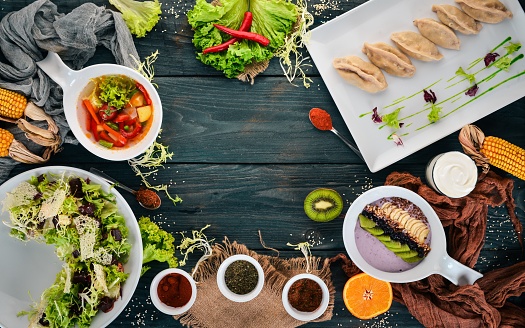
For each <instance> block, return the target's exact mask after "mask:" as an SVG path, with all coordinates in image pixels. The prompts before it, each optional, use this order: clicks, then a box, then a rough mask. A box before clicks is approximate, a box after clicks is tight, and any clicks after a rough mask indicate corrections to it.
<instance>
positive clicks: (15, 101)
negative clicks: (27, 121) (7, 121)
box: [0, 88, 27, 119]
mask: <svg viewBox="0 0 525 328" xmlns="http://www.w3.org/2000/svg"><path fill="white" fill-rule="evenodd" d="M26 106H27V98H26V97H24V96H23V95H22V94H20V93H18V92H14V91H11V90H6V89H3V88H0V116H3V117H7V118H12V119H19V118H21V117H22V115H23V114H24V110H25V108H26Z"/></svg>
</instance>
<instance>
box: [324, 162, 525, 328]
mask: <svg viewBox="0 0 525 328" xmlns="http://www.w3.org/2000/svg"><path fill="white" fill-rule="evenodd" d="M385 184H386V185H395V186H401V187H405V188H407V189H410V190H412V191H414V192H416V193H418V194H419V195H421V196H422V197H423V198H425V199H426V200H427V201H428V202H429V203H430V205H431V206H432V208H434V210H435V211H436V213H437V214H438V216H439V218H440V219H441V222H442V223H443V226H444V227H446V230H447V231H448V235H447V240H448V245H447V246H448V253H449V254H450V256H452V257H453V258H455V259H456V260H458V261H460V262H462V263H464V264H466V265H468V266H469V267H473V266H474V265H475V264H476V261H477V260H478V257H479V254H480V251H481V249H482V247H483V244H484V241H485V231H486V227H487V213H488V206H500V205H502V204H505V205H506V206H507V209H508V213H509V216H510V219H511V221H512V223H513V225H514V229H515V231H516V234H517V238H518V239H519V241H520V244H522V241H523V237H522V230H523V229H522V225H521V223H520V221H519V220H518V218H517V217H516V215H515V212H514V211H515V209H516V205H515V203H514V199H513V197H512V189H513V186H514V183H513V181H512V180H511V179H506V178H502V177H500V176H498V175H496V174H495V173H492V172H489V173H488V174H487V175H486V176H482V177H481V179H480V180H479V181H478V183H477V185H476V188H475V189H474V191H473V192H472V193H471V194H470V195H468V196H467V197H463V198H458V199H451V198H448V197H446V196H442V195H439V194H437V193H436V192H435V191H434V190H433V189H431V188H430V187H428V186H426V185H425V184H423V183H422V182H421V179H419V178H417V177H414V176H413V175H411V174H409V173H398V172H394V173H391V174H390V175H389V176H388V177H387V179H386V182H385ZM338 259H343V261H344V264H343V269H344V270H345V273H346V274H347V275H348V276H353V275H355V274H356V273H358V272H359V269H358V268H357V267H356V266H355V265H354V264H353V263H352V262H351V261H349V260H348V259H347V258H346V256H345V255H343V254H340V255H338V256H337V257H335V258H333V259H332V261H336V260H338ZM392 287H393V290H394V299H395V300H396V301H398V302H400V303H402V304H405V305H406V307H407V308H408V310H409V311H410V313H411V314H412V315H413V316H414V317H415V318H416V319H417V320H419V321H420V322H421V323H422V324H423V325H424V326H425V327H444V328H449V327H461V328H469V327H472V328H479V327H509V328H511V327H512V328H518V327H525V308H523V307H519V306H517V305H515V304H513V303H510V302H509V301H508V298H509V297H512V296H520V295H521V294H522V293H524V292H525V261H522V262H519V263H517V264H514V265H511V266H509V267H504V268H498V269H495V270H492V271H490V272H485V273H484V276H483V277H482V278H480V279H479V280H477V281H476V283H475V284H474V285H467V286H461V287H459V286H456V285H454V284H452V283H450V282H449V281H448V280H446V279H445V278H443V277H442V276H440V275H431V276H430V277H428V278H426V279H423V280H421V281H416V282H412V283H406V284H392Z"/></svg>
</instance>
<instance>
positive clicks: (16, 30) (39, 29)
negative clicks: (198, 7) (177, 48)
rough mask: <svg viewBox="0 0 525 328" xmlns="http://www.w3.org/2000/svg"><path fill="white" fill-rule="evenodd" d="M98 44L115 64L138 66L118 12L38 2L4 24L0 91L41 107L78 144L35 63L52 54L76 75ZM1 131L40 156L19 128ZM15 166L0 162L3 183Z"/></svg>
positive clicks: (53, 87) (0, 27)
mask: <svg viewBox="0 0 525 328" xmlns="http://www.w3.org/2000/svg"><path fill="white" fill-rule="evenodd" d="M98 45H103V46H104V47H106V48H108V49H109V50H111V52H112V53H113V55H114V56H115V60H116V62H117V64H121V65H125V66H128V67H134V66H135V62H134V61H133V59H132V57H131V56H133V57H135V58H139V57H138V53H137V50H136V49H135V45H134V43H133V38H132V36H131V33H130V32H129V29H128V27H127V26H126V23H125V22H124V20H123V19H122V15H121V14H120V13H118V12H115V11H112V10H108V9H105V8H104V7H99V6H96V5H95V4H93V3H84V4H82V5H80V6H79V7H77V8H75V9H74V10H73V11H71V12H70V13H69V14H62V13H59V12H58V11H57V7H56V5H55V4H54V3H52V2H51V1H49V0H39V1H35V2H33V3H32V4H30V5H28V6H27V7H25V8H23V9H21V10H19V11H16V12H10V13H8V14H7V15H5V17H3V18H2V21H0V49H1V52H2V54H3V57H2V56H1V55H0V87H2V88H5V89H9V90H14V91H18V92H20V93H22V94H24V95H25V96H27V97H28V98H29V99H30V100H31V101H33V102H34V103H35V104H36V105H37V106H40V107H42V108H43V109H44V110H45V111H46V113H48V114H49V115H51V116H53V118H54V119H55V121H56V122H57V124H58V126H59V128H60V135H61V137H62V140H63V141H64V142H66V143H76V142H77V141H76V140H75V139H74V137H72V136H71V135H67V133H68V131H69V127H68V125H67V122H66V119H65V116H64V109H63V107H62V90H61V88H60V87H59V86H58V85H57V84H56V83H55V82H53V81H52V80H51V79H50V78H49V77H48V76H47V75H46V74H45V73H44V72H43V71H42V70H41V69H40V68H38V66H37V65H36V64H35V62H37V61H40V60H42V59H44V58H45V56H46V51H53V52H56V53H58V54H59V55H60V57H61V58H62V60H63V61H64V62H65V63H66V65H68V66H69V67H70V68H72V69H75V70H78V69H81V68H82V67H83V65H84V64H85V63H86V62H87V61H88V60H89V59H90V58H91V57H93V55H94V54H95V50H96V47H97V46H98ZM2 127H3V128H7V129H8V130H10V131H11V132H12V133H13V134H14V135H15V138H16V139H17V140H19V141H21V142H23V143H24V144H25V145H26V146H27V147H28V148H29V149H30V150H32V151H35V152H37V153H38V152H39V151H38V150H39V147H37V146H36V145H34V144H32V143H29V142H26V141H27V139H26V137H25V136H24V135H23V133H21V131H20V130H18V129H17V128H16V126H14V125H11V126H5V125H2ZM15 164H17V162H15V161H14V160H12V159H11V158H8V157H6V158H0V183H2V182H4V181H5V179H6V178H7V176H8V175H9V172H10V171H11V169H12V168H13V167H14V165H15Z"/></svg>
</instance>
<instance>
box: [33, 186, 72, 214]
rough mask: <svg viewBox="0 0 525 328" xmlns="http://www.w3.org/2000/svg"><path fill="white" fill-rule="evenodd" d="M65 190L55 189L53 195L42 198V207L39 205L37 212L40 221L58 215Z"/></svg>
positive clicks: (64, 197) (64, 198) (64, 196)
mask: <svg viewBox="0 0 525 328" xmlns="http://www.w3.org/2000/svg"><path fill="white" fill-rule="evenodd" d="M66 192H67V190H63V189H57V190H55V192H54V193H53V196H51V197H50V198H47V199H46V200H44V202H43V203H42V207H40V212H38V218H39V219H40V220H41V221H43V220H45V219H49V218H52V217H55V216H57V215H58V212H59V211H60V208H61V207H62V204H63V203H64V201H65V200H66Z"/></svg>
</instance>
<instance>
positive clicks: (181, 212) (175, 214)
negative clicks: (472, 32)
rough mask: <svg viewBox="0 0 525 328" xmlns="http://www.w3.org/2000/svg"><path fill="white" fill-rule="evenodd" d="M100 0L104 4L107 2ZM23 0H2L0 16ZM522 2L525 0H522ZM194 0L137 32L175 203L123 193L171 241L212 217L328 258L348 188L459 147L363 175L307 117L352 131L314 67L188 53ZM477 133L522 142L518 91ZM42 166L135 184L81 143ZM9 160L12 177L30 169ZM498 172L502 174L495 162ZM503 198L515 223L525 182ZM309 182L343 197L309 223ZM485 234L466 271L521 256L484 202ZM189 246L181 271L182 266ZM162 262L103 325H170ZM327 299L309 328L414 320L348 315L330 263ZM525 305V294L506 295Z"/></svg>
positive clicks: (255, 238)
mask: <svg viewBox="0 0 525 328" xmlns="http://www.w3.org/2000/svg"><path fill="white" fill-rule="evenodd" d="M83 2H84V1H78V0H73V1H71V0H68V1H66V0H60V1H58V0H57V1H55V3H56V4H57V5H58V9H59V11H61V12H69V11H70V10H72V9H73V8H75V7H77V6H79V5H80V4H81V3H83ZM94 2H95V3H96V4H98V5H106V6H108V7H111V6H110V5H109V4H108V2H107V1H102V0H96V1H94ZM364 2H366V1H364V0H356V1H331V0H314V1H310V7H309V8H310V11H311V12H312V13H313V14H314V15H315V19H316V22H315V25H314V26H319V25H320V24H322V23H325V22H327V21H329V20H330V19H332V18H334V17H336V16H338V15H341V14H342V13H344V12H346V11H348V10H351V9H353V8H355V7H357V6H358V5H360V4H362V3H364ZM30 3H32V1H28V0H26V1H14V0H3V1H1V2H0V17H3V16H4V15H5V14H6V13H7V12H9V11H12V10H18V9H20V8H22V7H24V6H25V5H28V4H30ZM520 3H521V5H522V7H523V6H524V4H525V0H520ZM193 4H194V2H193V1H183V0H180V1H164V2H163V15H162V20H161V21H160V23H159V24H158V25H157V27H156V29H155V31H153V32H152V33H150V34H148V35H147V37H146V38H141V39H136V40H135V41H136V46H137V49H138V51H139V54H140V55H141V56H146V55H148V54H150V53H151V52H153V51H155V50H157V49H158V50H159V52H160V56H159V59H158V61H157V63H156V64H155V68H156V71H157V77H156V79H155V82H156V83H157V84H158V85H159V89H158V90H159V94H160V97H161V99H162V102H163V108H164V124H163V133H162V139H161V141H162V143H163V144H166V145H169V149H170V150H171V151H173V152H174V154H175V155H174V156H173V158H172V159H171V160H170V161H169V162H168V163H167V164H166V166H165V168H163V169H160V170H159V172H158V173H157V174H156V175H155V179H154V181H153V182H158V183H167V184H169V185H170V191H171V192H172V193H176V194H178V195H179V196H180V197H182V198H183V200H184V201H183V203H181V204H179V205H177V206H176V207H175V206H173V205H171V204H170V202H169V200H168V199H166V197H163V205H162V207H161V208H160V209H159V210H158V211H157V212H154V213H151V212H147V211H146V210H144V209H142V208H141V207H140V206H138V205H137V203H136V202H135V200H134V199H133V197H132V196H131V195H129V194H123V195H124V197H125V198H126V200H127V201H128V202H129V203H130V205H131V206H132V209H133V211H134V212H135V214H136V216H137V217H139V216H142V215H151V216H152V218H153V219H154V220H155V221H156V222H158V223H159V224H160V225H161V226H162V227H163V228H165V229H166V230H168V231H170V232H171V233H173V234H174V235H175V236H176V239H177V240H180V235H179V234H178V232H181V231H190V230H192V229H199V228H201V227H203V226H205V225H206V224H211V227H210V228H209V229H208V230H207V235H208V236H209V237H211V238H216V240H217V241H221V240H222V239H223V238H224V237H225V236H227V237H228V238H229V239H230V240H237V241H238V242H240V243H244V244H246V245H247V246H248V247H249V248H251V249H253V250H255V251H257V252H260V253H263V254H272V253H271V251H268V250H266V249H264V248H263V247H262V245H261V243H260V240H259V235H258V231H259V230H260V231H261V235H262V237H263V239H264V241H265V243H266V245H268V246H270V247H273V248H276V249H278V250H279V251H280V256H281V257H283V258H288V257H297V256H300V254H298V252H297V251H293V250H292V249H291V248H290V247H288V246H286V243H287V242H292V243H297V242H301V241H303V240H305V239H309V240H310V241H312V242H313V243H314V248H313V253H314V255H316V256H321V257H332V256H335V255H337V254H338V253H344V252H345V249H344V245H343V240H342V235H341V229H342V224H343V218H344V213H345V212H346V210H347V209H348V207H349V206H350V204H351V203H352V202H353V201H354V200H355V199H356V197H357V196H358V195H360V194H361V193H363V192H364V191H366V190H368V189H370V188H372V187H376V186H381V185H383V184H384V181H385V179H386V177H387V176H388V174H389V173H391V172H394V171H407V172H410V173H412V174H413V175H415V176H418V177H421V178H422V179H423V180H424V169H425V165H426V163H427V162H428V161H429V159H430V158H432V157H433V156H435V155H436V154H438V153H441V152H445V151H449V150H461V147H460V145H459V143H458V141H457V132H456V133H453V134H452V135H450V136H447V137H445V138H443V139H442V140H439V141H438V142H436V143H434V144H433V145H431V146H429V147H426V148H424V149H423V150H420V151H418V152H416V153H415V154H413V155H411V156H409V157H407V158H405V159H403V160H401V161H399V162H398V163H396V164H394V165H391V166H389V167H388V168H386V169H384V170H381V171H379V172H377V173H373V174H372V173H370V171H369V170H368V169H367V167H366V165H364V163H362V161H360V160H359V158H358V157H357V156H356V155H355V154H354V153H352V152H351V151H350V150H349V149H348V148H347V147H346V146H345V145H344V144H343V143H342V142H341V141H340V140H339V139H337V138H336V137H335V136H334V135H332V134H330V133H329V132H321V131H318V130H316V129H315V128H314V127H313V126H312V125H311V124H310V122H309V120H308V111H309V109H310V108H312V107H321V108H324V109H326V110H327V111H329V113H330V114H331V115H332V119H333V122H334V126H335V127H336V128H337V129H338V130H339V131H340V132H341V133H342V134H344V135H345V136H347V137H349V138H351V135H350V133H349V131H348V130H347V129H346V127H345V124H344V122H343V119H342V117H341V115H340V114H339V112H338V110H337V108H336V106H335V104H334V102H333V100H332V98H331V97H330V94H329V93H328V90H327V89H326V86H325V85H324V83H323V81H322V79H321V78H320V76H319V74H318V71H317V70H316V69H315V66H313V67H312V68H311V70H310V71H309V75H310V76H311V77H312V79H313V83H312V87H310V88H309V89H305V88H303V87H295V86H293V85H291V84H289V83H288V82H287V81H286V79H285V78H284V77H283V76H282V71H281V69H280V67H279V65H278V63H277V62H276V61H275V60H272V62H271V63H270V67H269V68H268V69H267V70H266V71H265V72H264V73H263V74H262V75H261V76H260V77H258V78H257V79H256V82H255V84H254V85H249V84H246V83H241V82H239V81H237V80H228V79H226V78H224V77H223V76H222V75H221V74H220V73H219V72H216V71H215V70H214V69H212V68H209V67H206V66H204V65H202V64H201V63H200V62H199V61H197V60H196V59H195V49H194V47H193V45H192V43H191V39H192V35H193V32H192V31H191V29H190V27H189V25H188V22H187V18H186V15H185V14H186V12H187V10H189V9H190V8H191V7H192V6H193ZM106 62H114V60H113V58H112V57H111V54H110V53H109V51H107V50H106V49H103V48H100V49H98V50H97V53H96V56H95V57H93V58H92V59H91V60H90V61H89V63H88V65H91V64H95V63H106ZM475 123H476V125H478V126H479V127H480V128H481V129H482V130H483V131H484V132H485V133H486V134H488V135H496V136H499V137H502V138H505V139H507V140H509V141H511V142H513V143H515V144H517V145H520V146H521V147H524V146H525V129H524V127H525V98H522V99H520V100H518V101H516V102H514V103H512V104H510V105H508V106H506V107H505V108H503V109H501V110H499V111H497V112H495V113H493V114H491V115H489V116H487V117H485V118H483V119H481V120H479V121H478V122H475ZM48 165H69V166H74V167H79V168H82V169H86V170H88V169H89V168H90V167H92V166H96V167H97V168H99V169H102V170H104V171H105V172H106V173H108V174H110V175H111V176H114V177H115V178H117V179H119V180H121V181H122V182H123V183H125V184H126V185H128V186H130V187H132V188H138V187H139V186H140V179H139V178H138V177H136V176H134V175H133V172H132V171H131V168H130V167H129V165H127V163H125V162H107V161H104V160H101V159H99V158H97V157H95V156H93V155H91V154H89V153H88V152H87V151H86V150H85V149H83V148H82V147H81V146H74V145H65V147H64V149H63V151H62V152H61V153H59V154H57V155H56V156H54V157H53V158H52V159H51V161H50V162H49V163H48ZM30 168H31V166H28V165H18V166H17V167H16V168H15V169H14V170H13V172H12V173H11V176H14V175H16V174H18V173H21V172H23V171H25V170H28V169H30ZM495 171H496V172H498V173H500V174H505V173H504V172H502V171H499V170H497V169H496V170H495ZM514 181H515V188H514V193H513V196H514V198H515V200H516V204H517V209H516V213H517V214H518V217H519V218H520V220H521V221H522V223H523V224H525V182H524V181H522V180H518V179H514ZM317 187H329V188H333V189H335V190H337V191H338V192H339V193H340V194H341V195H342V196H343V200H344V203H345V207H344V210H343V214H341V216H340V217H339V218H337V219H336V220H334V221H332V222H329V223H326V224H318V223H315V222H313V221H311V220H310V219H308V218H307V217H306V216H305V214H304V211H303V200H304V197H305V196H306V194H308V192H310V191H311V190H313V189H315V188H317ZM487 219H488V222H489V224H488V227H487V238H486V241H485V244H484V247H483V251H482V254H481V257H480V260H479V261H478V263H477V265H476V267H475V269H477V270H479V271H480V272H487V271H490V270H492V269H494V268H497V267H504V266H508V265H511V264H513V263H517V262H520V261H524V260H525V257H524V255H523V253H522V252H521V250H520V246H519V244H518V242H517V239H516V237H515V234H514V231H513V229H512V224H511V223H510V220H509V218H508V214H507V213H506V209H505V208H504V207H497V208H490V209H489V214H488V218H487ZM199 256H200V255H199V254H196V255H195V256H193V257H192V258H191V259H190V261H189V263H188V265H187V266H186V267H184V269H186V270H188V271H190V270H191V268H192V266H193V265H194V264H195V261H196V260H197V258H198V257H199ZM163 268H165V266H164V265H162V264H156V263H154V264H153V265H152V269H151V270H150V271H148V272H147V273H146V274H145V275H144V276H143V277H142V278H141V280H140V282H139V286H138V288H137V291H136V293H135V295H134V297H133V299H132V301H131V303H130V304H129V305H128V307H127V308H126V309H125V310H124V312H123V313H122V314H121V315H120V316H119V317H118V318H117V319H116V320H115V322H113V323H112V324H111V325H110V327H140V326H145V327H167V326H170V327H179V326H180V324H179V323H178V322H177V321H175V320H173V319H172V318H171V317H169V316H166V315H163V314H162V313H160V312H159V311H157V310H156V309H155V308H154V307H153V305H152V304H151V301H150V299H149V296H148V293H149V283H150V282H151V280H152V278H153V276H154V275H155V274H156V273H157V272H159V271H160V270H162V269H163ZM332 273H333V280H334V285H335V287H336V304H335V309H334V316H333V319H332V320H331V321H329V322H324V323H318V324H316V323H309V324H307V325H306V326H307V327H396V326H404V327H407V328H411V327H420V326H421V324H420V323H419V322H418V321H417V320H416V319H414V318H413V317H412V315H411V314H410V313H408V311H407V310H406V308H405V307H404V306H403V305H401V304H399V303H396V302H394V304H393V306H392V308H391V309H390V310H389V311H388V312H387V313H386V314H384V315H381V316H379V317H378V318H375V319H373V320H370V321H367V322H365V321H361V320H357V319H356V318H354V317H353V316H352V315H351V314H350V313H349V312H348V311H347V310H346V308H345V306H344V304H343V302H342V298H341V292H342V288H343V285H344V283H345V281H346V279H347V277H346V276H345V275H344V273H343V272H342V270H341V268H340V266H339V265H338V264H334V265H332ZM513 301H514V302H515V303H516V304H519V305H520V306H522V307H523V306H525V297H523V296H522V297H521V298H515V299H514V300H513Z"/></svg>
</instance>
